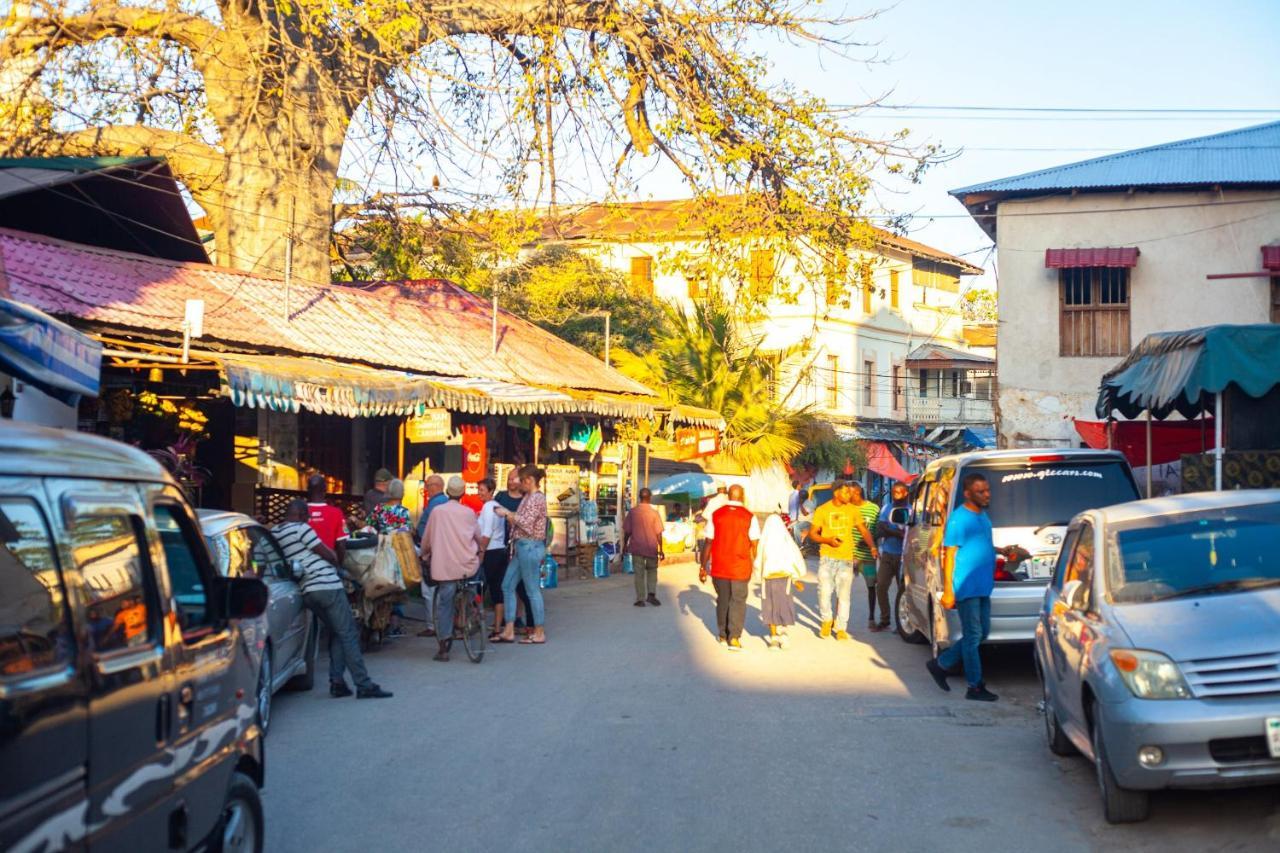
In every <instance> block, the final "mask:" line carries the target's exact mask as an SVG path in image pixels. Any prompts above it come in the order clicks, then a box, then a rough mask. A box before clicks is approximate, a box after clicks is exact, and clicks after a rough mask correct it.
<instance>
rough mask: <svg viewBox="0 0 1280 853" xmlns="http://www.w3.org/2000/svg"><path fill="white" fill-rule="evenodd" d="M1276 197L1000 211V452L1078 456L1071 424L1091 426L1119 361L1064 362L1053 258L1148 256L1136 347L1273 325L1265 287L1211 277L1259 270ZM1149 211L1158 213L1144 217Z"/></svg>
mask: <svg viewBox="0 0 1280 853" xmlns="http://www.w3.org/2000/svg"><path fill="white" fill-rule="evenodd" d="M1274 197H1275V193H1274V192H1235V191H1224V192H1220V193H1215V192H1179V193H1147V192H1135V193H1133V194H1132V195H1129V194H1123V193H1104V194H1081V195H1078V196H1076V197H1074V198H1073V197H1069V196H1056V197H1047V198H1040V199H1029V200H1021V201H1006V202H1003V203H1001V204H1000V206H999V208H998V211H997V215H998V219H997V229H998V230H997V238H998V239H997V250H998V268H999V306H1000V312H999V313H1000V321H999V322H1000V329H999V337H998V341H997V347H998V363H999V367H998V370H999V380H998V381H999V394H998V414H999V422H998V430H999V434H1000V441H1001V443H1002V446H1010V447H1017V446H1052V445H1063V444H1071V445H1078V444H1079V437H1078V436H1077V435H1076V432H1075V430H1074V428H1073V426H1072V418H1073V417H1078V418H1087V419H1093V418H1094V403H1095V401H1096V400H1097V394H1098V383H1099V381H1100V380H1101V378H1102V374H1103V373H1104V372H1106V371H1107V370H1108V369H1110V368H1111V367H1113V366H1114V365H1116V364H1118V363H1119V362H1120V361H1121V360H1122V357H1117V356H1109V357H1104V358H1082V357H1074V358H1062V357H1060V356H1059V354H1058V352H1059V341H1058V337H1059V335H1058V322H1059V319H1058V313H1059V312H1058V303H1059V285H1058V272H1057V270H1051V269H1045V266H1044V254H1045V250H1046V249H1050V248H1083V247H1097V246H1137V247H1138V248H1139V249H1140V251H1141V254H1140V255H1139V257H1138V263H1137V266H1136V267H1134V268H1133V270H1132V271H1131V275H1130V283H1129V288H1130V290H1129V299H1130V316H1129V329H1130V339H1129V340H1130V345H1131V346H1132V345H1136V344H1137V343H1138V342H1139V341H1141V340H1142V338H1143V336H1145V335H1147V334H1149V333H1151V332H1158V331H1169V330H1174V329H1185V328H1192V327H1195V326H1204V325H1210V324H1214V323H1265V322H1267V321H1268V319H1269V309H1268V299H1269V289H1268V288H1269V286H1270V285H1269V282H1268V280H1267V279H1265V278H1240V279H1225V280H1218V281H1209V280H1206V278H1205V276H1206V275H1207V274H1210V273H1239V272H1256V271H1259V270H1261V268H1262V255H1261V252H1260V247H1261V246H1263V245H1264V244H1267V243H1271V242H1274V241H1276V240H1280V202H1277V201H1274V200H1268V199H1274ZM1223 202H1226V204H1223ZM1255 202H1256V203H1255ZM1171 206H1172V207H1171ZM1153 207H1159V208H1162V209H1156V210H1151V209H1144V208H1153ZM1025 214H1033V215H1029V216H1028V215H1025Z"/></svg>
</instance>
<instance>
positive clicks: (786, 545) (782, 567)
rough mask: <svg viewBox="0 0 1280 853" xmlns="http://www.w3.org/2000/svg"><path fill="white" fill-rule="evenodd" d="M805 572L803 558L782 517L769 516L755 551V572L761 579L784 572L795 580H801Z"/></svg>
mask: <svg viewBox="0 0 1280 853" xmlns="http://www.w3.org/2000/svg"><path fill="white" fill-rule="evenodd" d="M805 571H806V567H805V563H804V556H803V555H802V554H801V553H800V548H799V546H797V545H796V540H795V539H793V538H792V537H791V533H790V532H789V531H788V530H787V525H786V524H784V523H783V522H782V517H781V516H778V515H771V516H769V517H768V518H766V519H765V521H764V527H763V528H761V530H760V542H759V546H758V547H757V549H756V572H758V573H759V574H760V576H761V577H768V576H769V575H776V574H780V573H783V572H785V573H786V574H789V575H791V577H793V578H795V579H797V580H803V579H804V576H805Z"/></svg>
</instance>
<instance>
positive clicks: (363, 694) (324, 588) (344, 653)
mask: <svg viewBox="0 0 1280 853" xmlns="http://www.w3.org/2000/svg"><path fill="white" fill-rule="evenodd" d="M308 509H309V508H308V506H307V502H306V501H304V500H303V499H302V498H295V499H294V500H292V501H290V502H289V506H288V509H286V511H285V516H284V521H283V522H281V523H280V524H277V525H276V526H275V527H273V528H271V532H272V533H273V534H274V535H275V538H276V542H277V543H279V545H280V549H281V550H282V551H283V552H284V560H285V565H288V566H290V567H292V571H293V574H294V579H295V580H297V581H298V585H299V587H300V588H301V589H302V603H303V605H304V606H305V607H306V608H307V609H308V610H310V611H311V612H312V613H314V614H315V615H316V618H317V619H319V620H320V622H321V624H323V625H324V627H325V630H326V631H327V632H328V634H329V695H330V696H334V697H342V696H350V695H351V688H350V687H348V686H347V681H346V676H345V671H347V670H350V671H351V679H352V680H353V681H354V682H355V684H356V698H357V699H386V698H388V697H390V696H391V694H390V693H389V692H387V691H386V690H383V689H382V688H381V687H379V686H378V685H377V684H375V683H374V681H373V679H371V678H370V677H369V671H368V669H367V668H366V667H365V664H364V655H363V654H361V652H360V634H359V630H358V629H357V628H356V623H355V619H354V618H353V617H352V615H351V603H350V602H349V601H347V592H346V589H345V588H344V587H343V585H342V579H341V577H340V576H339V571H340V570H339V569H338V567H337V559H338V555H337V554H335V553H334V552H333V549H331V548H329V547H328V546H326V545H325V544H324V543H323V542H321V541H320V537H319V536H317V535H316V532H315V531H314V530H312V529H311V525H310V524H309V523H308V521H307V516H308Z"/></svg>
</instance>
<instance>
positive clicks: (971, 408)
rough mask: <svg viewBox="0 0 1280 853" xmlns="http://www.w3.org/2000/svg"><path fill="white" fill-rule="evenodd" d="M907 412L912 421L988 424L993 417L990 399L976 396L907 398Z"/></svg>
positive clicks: (923, 422)
mask: <svg viewBox="0 0 1280 853" xmlns="http://www.w3.org/2000/svg"><path fill="white" fill-rule="evenodd" d="M907 413H908V415H909V419H910V420H911V421H912V422H913V423H922V424H944V423H962V424H968V423H972V424H984V423H985V424H989V423H991V422H992V420H994V418H995V412H994V410H993V409H992V407H991V401H990V400H982V399H978V398H976V397H919V396H910V397H908V398H907Z"/></svg>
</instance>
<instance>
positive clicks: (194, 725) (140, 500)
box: [0, 421, 267, 853]
mask: <svg viewBox="0 0 1280 853" xmlns="http://www.w3.org/2000/svg"><path fill="white" fill-rule="evenodd" d="M266 600H267V590H266V587H265V586H264V585H263V584H262V582H261V581H258V580H253V579H239V578H236V579H230V578H221V577H219V576H218V574H217V573H216V572H215V571H214V570H213V567H212V565H211V563H210V560H209V553H208V551H207V549H206V546H205V543H204V539H203V537H202V536H201V535H200V528H199V526H198V525H197V524H196V521H195V518H194V516H193V514H192V512H191V509H190V507H189V506H188V504H187V502H186V500H185V498H184V497H183V495H182V493H181V492H180V491H179V490H178V488H177V486H176V485H175V484H174V482H173V480H172V479H171V478H170V477H169V476H168V474H166V473H165V471H164V470H163V469H162V468H161V467H160V466H159V465H158V464H157V463H156V462H155V461H154V460H153V459H151V458H150V457H149V456H147V455H146V454H144V453H142V452H140V451H138V450H135V449H133V448H131V447H127V446H125V445H122V444H118V443H116V442H112V441H108V440H106V439H101V438H96V437H93V436H87V435H82V434H78V433H74V432H66V431H63V430H52V429H44V428H39V427H29V426H22V425H16V424H13V423H11V422H6V421H0V767H3V768H4V770H3V772H2V773H0V850H8V851H15V853H16V851H53V850H64V849H70V850H86V849H88V850H95V851H96V850H122V851H140V850H188V849H212V850H223V849H242V850H251V851H260V850H261V849H262V839H263V820H262V804H261V801H260V799H259V795H258V791H259V789H260V788H261V786H262V784H263V767H264V765H263V755H262V737H261V733H260V732H259V730H258V725H257V721H256V714H255V707H254V701H253V700H254V686H255V680H256V676H257V672H256V670H255V668H254V667H253V665H252V662H251V661H250V658H249V655H248V653H247V649H246V648H245V646H244V642H243V640H242V639H241V636H240V632H239V631H235V630H231V623H230V620H232V619H238V618H244V617H249V616H254V615H257V614H259V613H261V612H262V609H263V608H264V607H265V606H266Z"/></svg>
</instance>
